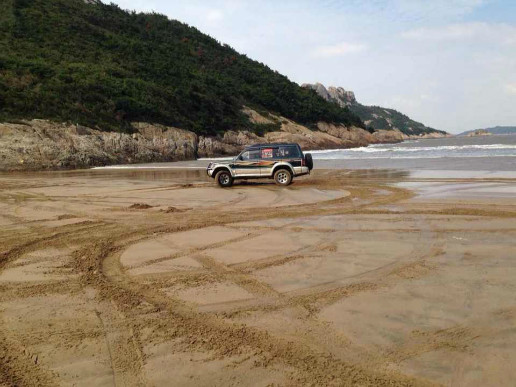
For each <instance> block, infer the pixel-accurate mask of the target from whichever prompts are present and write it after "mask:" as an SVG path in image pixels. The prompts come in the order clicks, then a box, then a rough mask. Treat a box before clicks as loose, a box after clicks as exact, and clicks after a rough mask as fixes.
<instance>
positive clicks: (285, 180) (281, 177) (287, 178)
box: [274, 169, 292, 186]
mask: <svg viewBox="0 0 516 387" xmlns="http://www.w3.org/2000/svg"><path fill="white" fill-rule="evenodd" d="M274 181H275V182H276V184H278V185H283V186H287V185H289V184H290V183H292V172H290V171H289V170H287V169H278V170H277V171H276V172H274Z"/></svg>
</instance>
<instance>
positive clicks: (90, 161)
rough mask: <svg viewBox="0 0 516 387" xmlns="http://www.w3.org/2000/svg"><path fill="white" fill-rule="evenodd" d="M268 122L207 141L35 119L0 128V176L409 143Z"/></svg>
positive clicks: (142, 128) (327, 126) (164, 130)
mask: <svg viewBox="0 0 516 387" xmlns="http://www.w3.org/2000/svg"><path fill="white" fill-rule="evenodd" d="M245 112H246V114H248V115H249V117H250V118H251V120H252V121H253V122H254V123H257V124H266V123H267V121H268V120H270V119H269V118H267V117H264V116H262V115H260V114H258V113H256V112H255V111H252V110H250V109H247V110H246V111H245ZM274 119H275V120H276V119H279V120H280V121H279V122H281V127H280V130H279V131H275V132H269V133H266V134H264V135H263V136H258V135H257V134H255V133H252V132H250V131H247V130H235V131H227V132H225V133H224V135H221V136H211V137H210V136H198V135H197V134H195V133H193V132H191V131H188V130H183V129H178V128H174V127H169V126H164V125H159V124H150V123H133V127H134V128H135V129H136V131H135V133H132V134H128V133H113V132H103V131H100V130H96V129H91V128H87V127H84V126H80V125H73V124H67V123H56V122H51V121H47V120H36V119H34V120H27V121H19V122H17V123H0V171H22V170H27V171H29V170H31V171H34V170H46V169H75V168H89V167H94V166H103V165H109V164H131V163H144V162H145V163H148V162H166V161H179V160H193V159H196V158H199V157H216V156H224V155H235V154H237V153H238V152H239V151H240V150H241V149H242V148H243V147H244V146H246V145H249V144H252V143H258V142H297V143H299V144H300V145H301V146H302V147H303V149H313V150H315V149H338V148H353V147H361V146H367V145H369V144H377V143H396V142H401V141H404V140H407V139H410V138H411V137H409V136H406V135H405V134H403V133H401V132H400V131H397V130H379V131H376V132H374V133H369V132H368V131H366V130H364V129H361V128H357V127H346V126H342V125H335V124H331V123H326V122H319V123H318V124H317V128H314V130H312V129H309V128H307V127H306V126H302V125H299V124H297V123H295V122H293V121H291V120H288V119H286V118H283V117H274ZM276 122H277V121H276ZM434 136H435V137H442V136H439V135H438V134H435V135H433V136H431V137H434ZM418 138H421V137H418Z"/></svg>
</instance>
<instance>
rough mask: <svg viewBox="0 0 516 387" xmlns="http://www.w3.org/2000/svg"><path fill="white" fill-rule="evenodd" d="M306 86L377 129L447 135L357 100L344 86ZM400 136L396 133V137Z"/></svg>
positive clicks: (395, 113)
mask: <svg viewBox="0 0 516 387" xmlns="http://www.w3.org/2000/svg"><path fill="white" fill-rule="evenodd" d="M302 86H303V87H305V88H309V89H313V90H315V91H316V92H317V94H319V95H320V96H321V97H322V98H324V99H325V100H327V101H330V102H333V103H335V104H337V105H339V106H340V107H347V108H348V109H349V110H351V112H353V113H355V114H356V115H357V116H358V117H360V119H361V120H362V121H363V122H364V123H365V124H366V125H367V126H368V127H369V128H372V129H374V130H376V131H382V130H383V131H398V132H401V133H402V134H405V135H407V136H417V137H418V138H421V136H423V137H424V136H428V138H437V137H446V136H448V134H447V133H446V132H443V131H440V130H436V129H433V128H430V127H428V126H425V125H423V124H422V123H420V122H417V121H414V120H412V119H410V118H409V117H407V116H406V115H404V114H402V113H400V112H398V111H396V110H394V109H388V108H383V107H380V106H366V105H362V104H360V103H358V102H357V100H356V98H355V93H353V92H352V91H348V90H344V89H343V88H342V87H334V86H330V87H328V89H326V87H324V85H322V84H320V83H315V84H309V83H304V84H303V85H302ZM397 136H398V137H399V134H398V135H394V137H397ZM378 137H379V138H386V139H387V138H389V137H391V135H387V134H379V135H378Z"/></svg>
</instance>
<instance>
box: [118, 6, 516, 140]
mask: <svg viewBox="0 0 516 387" xmlns="http://www.w3.org/2000/svg"><path fill="white" fill-rule="evenodd" d="M113 1H114V2H115V3H117V4H119V5H120V6H121V7H122V8H124V9H131V10H133V9H134V10H137V11H155V12H158V13H162V14H165V15H167V16H168V17H169V18H171V19H177V20H180V21H182V22H184V23H187V24H189V25H192V26H195V27H197V28H198V29H199V30H201V31H202V32H204V33H207V34H209V35H211V36H212V37H214V38H216V39H217V40H219V41H221V42H223V43H227V44H229V45H230V46H232V47H233V48H235V49H236V50H237V51H239V52H241V53H245V54H246V55H247V56H248V57H250V58H252V59H255V60H258V61H260V62H263V63H265V64H267V65H268V66H269V67H271V68H272V69H275V70H278V71H279V72H280V73H282V74H285V75H287V76H288V77H289V78H290V79H291V80H293V81H295V82H297V83H299V84H301V83H305V82H308V83H314V82H321V83H323V84H324V85H326V86H329V85H334V86H342V87H344V88H345V89H346V90H352V91H354V92H355V95H356V97H357V100H358V101H359V102H361V103H363V104H367V105H380V106H385V107H391V108H394V109H397V110H399V111H401V112H403V113H405V114H407V115H408V116H410V117H411V118H414V119H416V120H418V121H421V122H423V123H424V124H426V125H429V126H432V127H435V128H438V129H443V130H447V131H449V132H452V133H457V132H461V131H463V130H467V129H476V128H482V127H488V126H495V125H516V0H369V1H367V0H364V1H360V0H347V1H346V0H321V1H315V0H313V1H308V0H307V1H304V0H297V1H294V0H283V1H281V0H272V1H269V0H265V1H257V0H254V1H252V0H249V1H248V0H214V1H201V0H185V1H182V0H174V1H168V0H113Z"/></svg>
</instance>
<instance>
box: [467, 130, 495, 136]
mask: <svg viewBox="0 0 516 387" xmlns="http://www.w3.org/2000/svg"><path fill="white" fill-rule="evenodd" d="M492 135H493V134H492V133H489V132H488V131H487V130H485V129H477V130H474V131H473V132H469V133H468V134H466V137H478V136H492Z"/></svg>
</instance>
